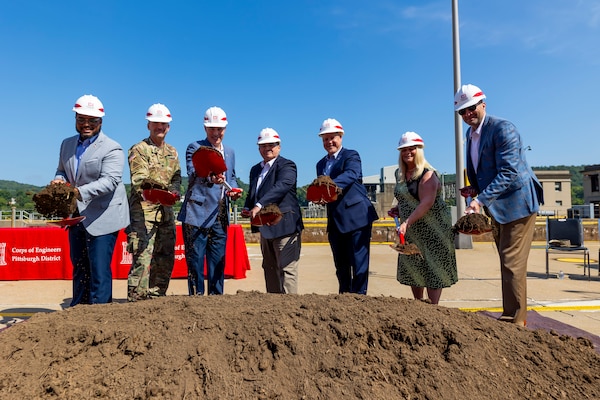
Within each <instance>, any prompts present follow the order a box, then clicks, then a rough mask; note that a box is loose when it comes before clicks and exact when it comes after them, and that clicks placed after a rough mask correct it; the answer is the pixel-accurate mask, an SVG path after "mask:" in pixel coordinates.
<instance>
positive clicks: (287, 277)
mask: <svg viewBox="0 0 600 400" xmlns="http://www.w3.org/2000/svg"><path fill="white" fill-rule="evenodd" d="M301 247H302V234H301V233H300V232H295V233H293V234H292V235H289V236H283V237H280V238H275V239H265V238H263V237H262V236H261V237H260V250H261V252H262V255H263V262H262V267H263V271H264V274H265V283H266V286H267V293H288V294H297V293H298V264H299V260H300V249H301Z"/></svg>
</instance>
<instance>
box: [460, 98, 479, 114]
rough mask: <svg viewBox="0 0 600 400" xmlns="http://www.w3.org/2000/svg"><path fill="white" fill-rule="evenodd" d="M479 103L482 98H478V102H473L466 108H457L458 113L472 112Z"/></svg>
mask: <svg viewBox="0 0 600 400" xmlns="http://www.w3.org/2000/svg"><path fill="white" fill-rule="evenodd" d="M481 103H483V100H480V101H479V103H477V104H473V105H472V106H470V107H467V108H463V109H462V110H458V115H465V113H466V112H467V111H468V112H473V111H475V109H476V108H477V106H478V105H480V104H481Z"/></svg>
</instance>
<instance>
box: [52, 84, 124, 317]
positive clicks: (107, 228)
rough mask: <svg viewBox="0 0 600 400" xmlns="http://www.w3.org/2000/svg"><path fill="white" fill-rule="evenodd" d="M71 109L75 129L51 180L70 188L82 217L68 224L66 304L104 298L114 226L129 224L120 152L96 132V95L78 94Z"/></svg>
mask: <svg viewBox="0 0 600 400" xmlns="http://www.w3.org/2000/svg"><path fill="white" fill-rule="evenodd" d="M73 111H75V129H76V130H77V132H78V133H79V134H78V135H75V136H72V137H70V138H67V139H65V140H64V141H63V142H62V144H61V146H60V156H59V159H58V168H57V169H56V174H55V177H54V179H53V180H52V182H51V183H52V184H65V183H67V184H70V185H71V186H72V187H74V188H75V193H76V196H77V214H78V215H79V216H82V217H85V219H83V220H82V221H81V222H79V223H78V224H77V225H74V226H71V227H70V228H69V244H70V253H71V263H72V264H73V299H72V300H71V306H74V305H77V304H99V303H109V302H111V301H112V271H111V267H110V265H111V261H112V254H113V251H114V248H115V242H116V240H117V235H118V234H119V231H120V230H121V229H123V228H125V227H126V226H127V225H129V205H128V203H127V194H126V192H125V186H124V185H123V182H122V180H121V179H122V176H123V166H124V165H125V153H124V152H123V149H122V148H121V146H120V145H119V144H118V143H117V142H115V141H114V140H112V139H110V138H109V137H108V136H106V135H105V134H104V133H103V132H102V117H104V106H103V105H102V103H101V102H100V100H99V99H98V98H97V97H95V96H92V95H84V96H81V97H80V98H79V99H77V101H76V102H75V106H74V107H73Z"/></svg>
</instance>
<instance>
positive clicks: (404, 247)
mask: <svg viewBox="0 0 600 400" xmlns="http://www.w3.org/2000/svg"><path fill="white" fill-rule="evenodd" d="M390 247H391V248H392V249H394V250H396V251H397V252H398V253H400V254H405V255H407V256H414V255H421V250H419V248H418V247H417V245H416V244H414V243H405V244H400V243H396V244H390Z"/></svg>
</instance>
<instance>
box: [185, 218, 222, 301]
mask: <svg viewBox="0 0 600 400" xmlns="http://www.w3.org/2000/svg"><path fill="white" fill-rule="evenodd" d="M225 229H226V228H225V227H223V224H222V223H221V222H219V221H218V220H217V221H216V222H215V223H214V225H213V226H211V227H210V228H199V227H197V226H194V225H190V224H185V223H184V224H183V225H182V231H183V243H184V244H185V261H186V263H187V267H188V291H189V294H190V296H193V295H204V258H205V257H206V267H207V268H206V269H207V273H208V294H209V295H210V294H223V285H224V283H225V244H226V243H227V231H226V230H225Z"/></svg>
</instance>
